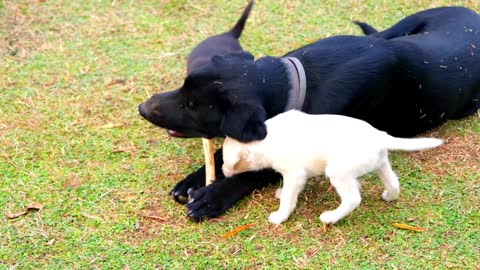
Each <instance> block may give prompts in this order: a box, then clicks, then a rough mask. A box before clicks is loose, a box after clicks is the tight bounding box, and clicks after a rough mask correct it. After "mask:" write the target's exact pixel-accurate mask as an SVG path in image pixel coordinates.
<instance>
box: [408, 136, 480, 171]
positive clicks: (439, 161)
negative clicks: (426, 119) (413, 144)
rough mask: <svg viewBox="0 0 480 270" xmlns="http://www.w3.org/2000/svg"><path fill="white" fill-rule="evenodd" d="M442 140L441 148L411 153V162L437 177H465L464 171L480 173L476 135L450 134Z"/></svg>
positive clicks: (477, 137)
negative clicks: (448, 175) (447, 175)
mask: <svg viewBox="0 0 480 270" xmlns="http://www.w3.org/2000/svg"><path fill="white" fill-rule="evenodd" d="M432 135H434V134H432ZM439 137H442V136H439ZM442 138H443V139H444V140H445V144H444V145H442V146H441V147H438V148H435V149H431V150H429V151H422V152H415V153H412V154H411V155H410V156H411V160H412V162H413V163H414V164H415V165H421V166H422V168H423V169H424V171H425V172H428V173H431V174H433V175H437V176H441V175H446V174H450V175H456V176H465V171H469V172H471V171H477V172H479V171H480V138H479V136H478V135H477V134H474V133H467V134H464V135H460V134H451V135H447V136H446V137H442Z"/></svg>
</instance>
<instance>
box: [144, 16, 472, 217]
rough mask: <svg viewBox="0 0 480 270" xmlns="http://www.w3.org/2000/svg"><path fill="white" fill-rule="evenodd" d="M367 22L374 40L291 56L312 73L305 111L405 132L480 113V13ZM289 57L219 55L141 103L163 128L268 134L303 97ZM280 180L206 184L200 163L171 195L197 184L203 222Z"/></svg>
mask: <svg viewBox="0 0 480 270" xmlns="http://www.w3.org/2000/svg"><path fill="white" fill-rule="evenodd" d="M362 28H363V30H364V32H365V33H366V34H368V36H363V37H359V36H334V37H330V38H326V39H323V40H319V41H317V42H314V43H312V44H310V45H307V46H304V47H302V48H300V49H297V50H294V51H292V52H290V53H288V54H287V55H286V56H289V57H295V58H297V59H299V60H300V61H301V64H302V65H303V68H304V70H305V74H306V97H305V102H304V103H303V105H301V109H302V110H303V111H304V112H307V113H311V114H342V115H347V116H351V117H355V118H359V119H363V120H365V121H367V122H369V123H371V124H372V125H373V126H375V127H376V128H378V129H380V130H384V131H387V132H388V133H390V134H391V135H394V136H402V137H405V136H412V135H415V134H418V133H420V132H423V131H425V130H428V129H430V128H432V127H435V126H438V125H440V124H441V123H443V122H445V121H446V120H447V119H458V118H462V117H464V116H467V115H470V114H473V113H474V112H476V111H477V110H478V109H479V107H480V102H479V99H480V16H479V15H478V14H476V13H475V12H474V11H472V10H469V9H467V8H461V7H445V8H436V9H431V10H426V11H423V12H420V13H417V14H414V15H411V16H409V17H407V18H405V19H403V20H402V21H400V22H399V23H397V24H396V25H394V26H393V27H391V28H389V29H387V30H385V31H382V32H376V30H375V29H373V28H372V27H370V26H368V25H363V27H362ZM288 61H289V60H288V59H286V58H282V59H281V58H275V57H264V58H261V59H258V60H257V61H254V60H253V56H252V55H250V54H248V53H245V52H244V53H236V54H230V55H226V56H222V57H219V56H215V57H213V59H212V61H211V62H209V63H208V64H206V65H204V66H203V67H202V68H199V69H196V70H194V71H192V73H191V74H190V75H188V76H187V78H186V79H185V82H184V84H183V86H181V87H180V88H179V89H177V90H174V91H171V92H167V93H162V94H157V95H154V96H153V97H151V98H150V99H149V100H147V101H145V102H144V103H142V104H140V106H139V110H140V114H141V115H142V116H143V117H144V118H146V119H147V120H149V121H150V122H152V123H153V124H155V125H157V126H160V127H163V128H167V129H173V130H178V131H179V132H182V133H184V134H188V135H190V136H202V137H206V138H210V137H215V136H224V135H225V134H226V135H228V136H230V137H233V138H235V139H237V140H240V141H252V140H259V139H262V138H264V137H265V135H266V129H265V125H264V123H263V122H264V121H265V120H266V119H268V118H270V117H273V116H274V115H276V114H278V113H281V112H283V111H284V110H285V109H286V107H287V103H288V102H289V100H291V99H292V97H293V99H294V100H295V99H296V97H297V96H299V95H298V91H297V90H298V89H299V88H298V87H296V86H295V85H298V82H299V81H301V80H298V78H299V75H300V74H301V72H300V71H297V72H294V71H292V70H293V69H292V68H291V64H290V63H288ZM295 67H297V68H298V67H299V65H296V66H295ZM295 75H298V76H297V77H295ZM300 85H301V83H300ZM287 109H288V108H287ZM294 139H295V138H292V140H294ZM216 155H217V159H216V160H218V162H217V164H216V167H217V168H221V165H222V164H221V158H220V159H219V158H218V156H219V155H221V153H219V152H218V151H217V153H216ZM279 179H280V176H279V175H278V174H276V173H275V172H273V171H272V170H264V171H260V172H248V173H243V174H240V175H237V176H234V177H231V178H228V179H226V178H224V176H223V175H222V173H221V172H220V171H217V180H216V181H214V182H213V184H211V185H209V186H207V187H204V185H205V171H204V168H203V167H202V168H201V169H200V170H198V171H197V172H194V173H192V174H190V175H189V176H188V177H187V178H185V179H184V180H182V181H181V182H179V183H178V184H177V185H176V186H175V187H174V189H173V191H172V193H173V196H174V198H175V200H177V201H182V202H183V201H185V200H186V198H187V193H189V192H188V191H189V190H192V189H193V190H195V191H193V192H190V195H191V198H192V199H191V200H190V201H189V203H188V205H187V207H188V209H189V211H188V214H189V216H190V217H191V218H193V219H194V220H200V219H201V218H202V217H215V216H218V215H220V214H222V213H223V212H224V211H226V210H227V209H228V208H229V207H230V206H231V205H232V204H233V203H234V202H236V201H238V200H239V199H241V198H242V197H244V196H245V195H247V194H250V193H251V192H252V191H253V190H255V189H258V188H261V187H265V186H267V185H268V184H269V183H273V182H276V181H278V180H279Z"/></svg>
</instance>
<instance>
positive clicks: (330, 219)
mask: <svg viewBox="0 0 480 270" xmlns="http://www.w3.org/2000/svg"><path fill="white" fill-rule="evenodd" d="M340 218H341V217H339V215H338V214H337V213H336V212H335V211H325V212H323V213H322V214H321V215H320V221H321V222H322V223H325V224H335V223H337V221H338V220H339V219H340Z"/></svg>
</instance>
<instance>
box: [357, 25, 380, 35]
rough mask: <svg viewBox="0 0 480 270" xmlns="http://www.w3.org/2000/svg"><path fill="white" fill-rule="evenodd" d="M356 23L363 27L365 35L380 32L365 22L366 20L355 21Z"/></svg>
mask: <svg viewBox="0 0 480 270" xmlns="http://www.w3.org/2000/svg"><path fill="white" fill-rule="evenodd" d="M353 23H354V24H356V25H358V27H360V29H362V32H363V34H365V35H367V36H368V35H371V34H375V33H378V31H377V29H375V28H373V27H372V26H370V25H368V24H366V23H364V22H359V21H353Z"/></svg>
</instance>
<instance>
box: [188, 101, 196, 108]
mask: <svg viewBox="0 0 480 270" xmlns="http://www.w3.org/2000/svg"><path fill="white" fill-rule="evenodd" d="M195 105H196V104H195V102H194V101H193V100H190V101H189V102H188V107H189V108H190V109H193V108H194V107H195Z"/></svg>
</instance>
